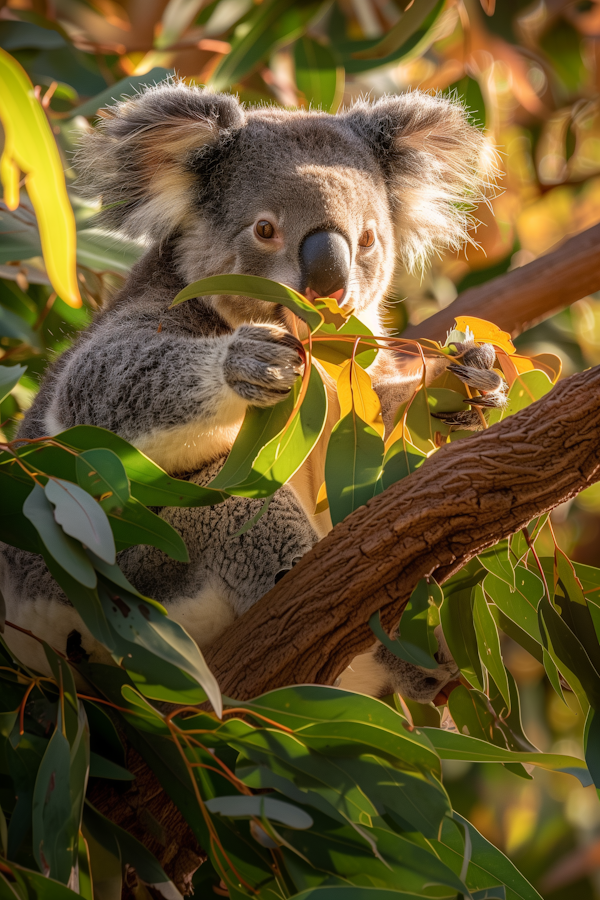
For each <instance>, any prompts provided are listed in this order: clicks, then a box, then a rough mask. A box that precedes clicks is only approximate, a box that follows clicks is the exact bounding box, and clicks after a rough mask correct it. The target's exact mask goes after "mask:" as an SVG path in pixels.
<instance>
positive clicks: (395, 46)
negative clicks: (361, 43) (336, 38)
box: [354, 0, 441, 59]
mask: <svg viewBox="0 0 600 900" xmlns="http://www.w3.org/2000/svg"><path fill="white" fill-rule="evenodd" d="M436 6H439V4H438V2H437V0H421V2H420V3H418V4H416V3H415V4H413V6H411V7H409V9H408V10H407V11H406V12H405V13H403V14H402V15H401V17H400V21H399V22H398V23H397V24H396V25H394V27H393V28H391V29H390V31H388V33H387V34H386V35H385V37H384V38H382V39H381V40H380V41H377V43H376V44H375V46H373V47H369V49H368V50H360V51H358V52H357V53H355V54H354V57H355V58H356V59H385V57H386V56H390V55H391V54H392V53H395V52H396V51H397V50H399V49H400V48H401V47H403V46H404V45H405V44H406V43H407V41H409V40H410V38H411V37H412V36H413V34H415V32H417V31H418V29H419V28H420V26H421V25H422V24H423V22H424V21H425V19H426V18H427V17H428V16H429V15H430V14H431V13H432V12H433V11H434V10H435V9H436ZM437 12H438V13H439V12H441V7H440V8H438V10H437Z"/></svg>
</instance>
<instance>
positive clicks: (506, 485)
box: [207, 367, 600, 699]
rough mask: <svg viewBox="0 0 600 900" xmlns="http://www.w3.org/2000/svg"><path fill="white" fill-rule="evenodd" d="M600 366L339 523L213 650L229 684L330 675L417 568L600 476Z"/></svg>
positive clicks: (396, 611)
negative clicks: (378, 610) (373, 616)
mask: <svg viewBox="0 0 600 900" xmlns="http://www.w3.org/2000/svg"><path fill="white" fill-rule="evenodd" d="M599 397H600V367H596V368H594V369H591V370H589V371H587V372H583V373H581V374H578V375H573V376H571V377H570V378H568V379H566V380H565V381H563V382H561V383H560V384H559V385H557V386H556V387H555V388H554V389H553V390H552V391H551V392H550V393H549V394H547V395H546V397H544V398H543V399H542V400H540V401H539V402H537V403H535V404H534V405H532V406H530V407H528V408H526V409H524V410H522V411H521V412H520V413H517V414H516V415H514V416H511V417H510V418H508V419H506V420H504V421H503V422H501V423H499V424H498V425H495V426H493V427H492V428H490V429H488V430H487V431H484V432H482V433H481V434H478V435H476V436H474V437H471V438H469V439H467V440H463V441H458V442H456V443H453V444H449V445H447V446H445V447H442V449H441V450H440V451H439V452H437V453H436V454H435V455H434V456H433V457H431V458H430V459H428V460H426V462H425V463H424V464H423V466H422V467H421V468H420V469H419V470H418V471H417V472H415V473H414V474H413V475H411V477H410V478H409V479H406V480H405V481H401V482H398V483H397V484H395V485H392V487H390V488H388V489H387V490H386V491H384V493H383V494H380V495H379V496H377V497H375V498H374V499H373V500H371V501H370V502H369V504H368V505H367V506H366V507H362V508H361V509H359V510H357V511H356V512H354V513H353V514H352V515H351V516H349V517H348V518H347V519H346V520H345V521H344V522H342V523H340V524H339V525H338V526H337V527H336V528H334V530H333V531H332V532H331V533H330V534H329V535H327V537H326V538H324V540H322V541H321V542H320V543H319V544H317V545H316V547H314V549H313V550H312V551H311V552H310V553H308V554H306V556H304V557H303V558H302V560H301V561H300V562H299V563H298V565H297V566H295V568H294V569H293V570H292V571H291V572H290V573H289V574H288V575H287V576H286V577H285V578H284V579H282V580H281V581H280V582H279V583H278V584H277V585H276V586H275V588H273V590H271V591H270V592H269V593H268V594H267V595H266V596H265V597H263V599H262V600H261V601H260V602H259V603H257V604H256V606H254V607H253V608H252V609H251V610H249V611H248V612H247V613H246V614H245V615H244V616H243V617H242V618H241V619H239V620H238V621H237V622H236V623H235V625H234V626H233V627H232V628H231V629H230V630H229V631H228V632H227V634H226V635H225V636H224V638H223V639H222V641H221V642H220V645H219V647H218V649H215V650H214V651H213V652H212V653H210V654H209V655H208V656H207V661H208V664H209V665H210V667H211V669H212V670H213V672H214V673H215V675H216V677H217V679H218V681H219V685H220V687H221V690H222V691H223V693H224V694H227V695H228V696H229V697H235V698H238V699H247V698H249V697H255V696H256V695H258V694H260V693H262V692H263V691H266V690H268V689H271V688H274V687H277V686H281V685H286V684H301V683H304V682H313V683H314V682H317V683H321V684H331V683H332V682H333V681H334V679H335V678H336V677H337V676H338V675H339V674H340V672H341V671H342V670H343V669H344V668H345V667H346V666H347V665H348V663H350V662H351V660H352V659H353V658H354V657H355V656H357V655H358V654H359V653H363V652H365V651H366V650H367V649H368V648H369V646H370V645H371V644H372V643H373V635H372V632H371V631H370V629H369V627H368V625H367V621H368V619H369V616H370V615H371V614H372V613H373V612H375V610H377V609H381V617H382V622H383V624H384V626H385V627H386V628H388V629H391V628H392V627H394V626H395V625H397V623H398V621H399V619H400V615H401V612H402V609H403V607H404V605H405V603H406V602H407V600H408V598H409V596H410V594H411V592H412V590H413V588H414V587H415V585H416V584H417V582H418V581H419V579H420V578H422V577H423V576H425V575H429V574H434V575H435V577H436V579H437V580H439V581H443V580H444V579H445V578H447V577H448V576H449V575H450V574H452V572H454V571H456V570H457V569H459V568H460V567H461V566H462V565H463V564H464V563H466V562H467V561H468V560H469V559H471V558H472V557H473V556H475V555H476V554H477V553H478V552H479V551H481V550H482V549H484V548H485V547H487V546H490V545H491V544H494V543H495V542H496V541H498V540H501V539H502V538H504V537H507V536H508V535H510V534H513V533H514V532H516V531H518V530H519V529H521V528H522V527H523V526H524V525H526V524H527V523H528V522H529V521H530V520H531V519H532V518H534V517H535V516H537V515H539V514H541V513H544V512H547V511H548V510H550V509H552V508H553V507H555V506H557V505H558V504H559V503H562V502H564V501H565V500H567V499H569V498H571V497H574V496H575V495H576V494H577V493H578V492H579V491H581V490H582V489H583V488H585V487H587V486H588V485H590V484H592V483H593V482H595V481H597V480H599V479H600V440H599V438H600V402H599Z"/></svg>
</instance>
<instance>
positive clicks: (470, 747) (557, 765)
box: [422, 688, 592, 787]
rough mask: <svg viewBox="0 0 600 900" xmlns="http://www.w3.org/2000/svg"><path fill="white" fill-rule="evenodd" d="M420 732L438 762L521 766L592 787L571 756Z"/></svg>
mask: <svg viewBox="0 0 600 900" xmlns="http://www.w3.org/2000/svg"><path fill="white" fill-rule="evenodd" d="M457 690H458V688H457ZM450 696H452V695H450ZM422 731H423V732H424V733H425V734H426V735H427V737H428V738H429V740H430V741H431V743H432V744H433V746H434V748H435V750H436V751H437V753H438V754H439V756H440V758H441V759H464V760H468V761H469V762H507V763H512V762H520V763H526V764H527V765H531V766H539V767H540V768H541V769H547V770H548V771H549V772H565V773H566V774H567V775H573V776H574V777H575V778H577V779H578V780H579V781H580V782H581V784H582V785H583V786H584V787H588V785H590V784H591V783H592V780H591V778H590V774H589V772H588V770H587V768H586V766H585V763H584V762H583V761H582V760H580V759H576V758H575V757H574V756H564V755H562V754H558V753H515V752H514V751H512V750H505V749H503V748H502V747H496V746H494V745H493V744H489V743H487V742H486V741H481V740H479V739H478V738H474V737H469V736H467V735H465V734H456V733H454V732H451V731H444V730H442V729H441V728H423V729H422Z"/></svg>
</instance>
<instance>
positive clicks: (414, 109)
mask: <svg viewBox="0 0 600 900" xmlns="http://www.w3.org/2000/svg"><path fill="white" fill-rule="evenodd" d="M76 165H77V167H78V169H79V171H80V173H81V185H82V190H83V192H84V193H85V194H86V195H87V196H88V197H99V198H100V199H101V201H102V212H101V214H100V218H101V222H102V223H103V224H104V225H105V226H107V227H108V228H111V229H113V230H115V231H117V232H120V233H122V234H128V235H131V236H138V237H139V236H143V237H145V239H146V241H147V243H148V250H147V253H146V255H145V256H144V258H143V259H142V260H141V261H140V262H138V264H137V265H136V266H135V267H134V269H133V270H132V272H131V275H130V277H129V278H128V280H127V282H126V284H125V286H124V287H123V288H122V290H121V291H120V293H119V294H118V295H117V296H116V297H114V298H113V299H112V300H111V301H110V302H109V303H108V304H107V307H106V309H105V310H103V311H102V312H101V314H99V315H98V317H97V318H96V320H95V321H94V322H93V324H92V325H91V327H90V328H89V330H88V331H87V332H86V333H84V334H81V335H80V336H79V337H78V339H77V341H76V342H75V344H74V346H73V347H72V348H71V349H69V350H68V351H67V352H66V353H65V354H63V356H62V357H61V358H60V359H59V360H58V361H57V363H56V364H55V365H54V366H53V367H52V368H51V369H50V371H49V372H48V373H47V375H46V376H45V379H44V380H43V382H42V385H41V389H40V392H39V394H38V396H37V397H36V400H35V402H34V404H33V406H32V408H31V409H30V410H29V412H28V413H27V415H26V417H25V420H24V423H23V425H22V427H21V429H20V432H19V437H23V438H34V437H40V436H42V435H54V434H57V433H58V432H60V431H62V430H64V429H65V428H69V427H71V426H74V425H77V424H89V425H97V426H102V427H104V428H108V429H111V430H112V431H114V432H116V433H117V434H119V435H121V436H122V437H124V438H125V439H127V440H128V441H130V442H131V443H132V444H134V445H135V446H136V447H138V448H139V449H140V450H142V451H143V452H144V453H146V454H147V455H148V456H149V457H151V458H152V459H153V460H154V461H155V462H157V463H158V464H159V465H160V466H162V467H163V468H164V469H166V470H167V471H168V472H169V473H171V474H173V475H177V476H179V477H189V478H191V479H192V480H194V481H196V482H198V483H200V484H207V483H208V482H209V481H210V480H211V478H212V477H213V476H214V474H215V473H216V472H217V471H218V469H219V467H220V466H221V465H222V462H223V459H224V457H225V455H226V454H227V452H228V450H229V449H230V447H231V445H232V443H233V441H234V439H235V437H236V435H237V433H238V431H239V428H240V426H241V423H242V421H243V418H244V414H245V412H246V409H247V408H248V406H251V405H258V406H270V405H273V404H275V403H277V402H278V401H280V400H281V399H282V398H283V397H285V396H286V395H287V394H288V392H289V391H290V389H291V387H292V385H293V383H294V381H295V379H296V378H297V377H298V375H299V373H300V372H301V366H302V362H301V357H300V355H299V353H298V347H299V345H298V341H297V338H296V337H294V336H293V333H292V332H293V328H292V323H291V318H290V314H288V313H287V311H286V310H285V309H284V308H282V307H279V306H276V305H274V304H270V303H265V302H260V301H256V300H253V299H250V298H247V299H244V298H239V297H224V296H217V297H209V298H204V299H196V300H192V301H188V302H187V303H184V304H181V305H180V306H178V307H176V308H174V309H169V306H170V304H171V302H172V300H173V298H174V297H175V295H176V294H177V293H178V291H179V290H180V289H181V288H182V287H184V286H185V285H186V284H188V283H190V282H191V281H194V280H196V279H198V278H201V277H205V276H209V275H215V274H221V273H241V274H252V275H261V276H264V277H267V278H272V279H274V280H276V281H280V282H284V283H286V284H288V285H290V286H292V287H294V288H295V289H296V290H298V291H300V292H302V293H304V294H305V295H306V296H307V297H309V298H313V297H316V296H332V297H335V298H336V300H337V301H338V303H339V304H340V305H343V306H347V307H350V308H353V309H354V311H355V313H356V315H358V316H359V317H360V318H361V319H362V320H363V321H364V322H366V323H367V324H368V325H369V326H370V327H371V328H372V329H373V331H374V333H376V334H382V333H384V329H383V326H382V324H381V319H380V314H381V308H382V302H383V300H384V297H385V293H386V291H387V289H388V287H389V284H390V281H391V278H392V275H393V271H394V267H395V264H396V261H397V257H399V258H400V260H401V262H402V263H403V264H404V265H406V266H407V267H409V268H418V267H421V266H422V265H423V264H424V263H425V262H426V261H427V259H428V257H429V256H430V255H431V253H432V252H433V251H436V250H439V249H445V248H457V247H459V246H460V245H462V244H463V243H464V241H465V240H466V238H467V233H468V228H469V226H470V221H469V214H468V211H467V204H468V203H473V202H477V200H479V199H481V197H482V195H483V192H484V191H485V188H486V185H487V183H488V179H489V174H490V171H491V169H490V156H489V152H488V149H487V145H486V143H485V141H484V138H483V136H482V134H481V132H480V131H478V130H477V129H475V128H473V127H472V126H471V125H469V124H468V121H467V117H466V115H465V112H464V110H463V108H462V107H461V106H460V105H459V104H457V103H453V102H450V101H448V100H445V99H441V98H437V97H431V96H429V95H425V94H420V93H418V92H415V93H409V94H405V95H402V96H399V97H388V98H383V99H382V100H380V101H378V102H376V103H373V104H371V103H368V102H362V101H361V102H359V103H357V104H356V105H355V106H354V107H352V108H351V109H349V110H348V111H346V112H343V113H340V114H338V115H336V116H330V115H328V114H325V113H321V112H315V111H309V112H307V111H284V110H281V109H276V108H255V109H248V110H246V109H244V108H243V107H242V106H241V105H240V104H239V103H238V102H237V100H236V99H235V98H233V97H231V96H228V95H222V94H213V93H210V92H208V91H204V90H199V89H196V88H190V87H187V86H185V85H184V84H180V83H171V84H168V85H162V86H159V87H157V88H153V89H150V90H148V91H146V92H145V93H143V94H141V95H139V96H137V97H135V98H134V99H132V100H128V101H125V102H123V103H121V104H118V105H117V106H116V107H112V108H111V109H109V110H108V111H107V112H106V113H105V117H104V121H103V123H102V124H101V126H100V127H99V128H98V129H96V131H95V132H94V133H93V134H90V135H89V136H88V137H87V138H86V140H85V143H84V145H83V147H82V149H81V150H80V152H79V154H78V157H77V160H76ZM370 373H371V377H372V380H373V383H374V386H375V389H376V390H377V392H378V394H379V396H380V399H381V402H382V409H383V414H384V421H385V423H386V426H387V427H388V428H389V427H390V424H391V422H392V420H393V415H394V412H395V410H396V409H397V407H398V405H399V404H400V403H401V402H402V400H403V399H405V397H406V396H407V394H408V393H409V392H410V391H411V390H412V385H413V381H414V378H415V377H419V374H420V373H419V372H416V373H414V374H411V373H410V372H408V373H407V372H402V371H400V370H399V369H398V367H397V363H396V362H395V360H394V359H393V358H392V357H391V355H390V354H389V353H388V352H387V351H386V350H385V349H382V350H380V352H379V354H378V358H377V361H376V362H375V363H374V365H373V366H372V367H371V370H370ZM330 400H331V402H330V411H329V415H328V424H327V426H326V433H325V435H324V438H323V439H322V440H321V442H320V443H319V444H318V445H317V447H316V448H315V450H314V451H313V453H312V454H311V456H310V457H309V460H308V461H307V463H305V465H304V466H303V467H302V469H301V470H300V472H299V473H298V474H297V475H296V476H295V477H294V479H293V480H292V483H291V484H290V485H286V486H285V487H284V488H282V489H281V490H280V491H278V492H277V494H276V495H275V497H274V499H273V501H272V503H271V504H270V505H269V507H268V510H267V512H266V513H265V514H264V515H263V516H262V517H261V518H260V519H259V520H258V522H257V523H256V524H255V525H254V527H253V528H252V529H251V530H250V531H248V532H246V533H244V534H243V535H240V536H238V537H234V535H235V533H236V532H237V531H238V530H239V529H240V527H241V526H242V525H244V524H245V523H246V522H247V521H248V520H249V519H250V518H251V517H252V516H253V515H254V514H255V513H256V512H257V511H258V509H259V508H260V505H261V501H252V500H247V499H243V498H231V499H229V500H228V501H227V502H225V503H223V504H221V505H219V506H216V507H214V508H200V509H166V510H163V511H162V513H161V515H162V516H163V517H164V518H165V519H167V520H168V521H169V522H170V523H171V524H173V525H174V527H175V528H177V529H178V530H179V532H180V533H181V535H182V537H183V539H184V541H185V543H186V545H187V546H188V550H189V553H190V560H191V561H190V563H189V564H183V563H176V562H174V561H172V560H170V559H169V558H168V557H167V556H166V555H165V554H163V553H161V552H160V551H158V550H155V549H153V548H150V547H136V548H132V549H131V550H128V551H125V552H123V553H121V554H120V555H119V564H120V565H121V567H122V568H123V570H124V572H125V574H126V576H127V577H128V578H129V579H130V580H131V581H132V583H133V584H135V586H136V587H137V588H138V589H140V590H142V591H143V592H144V593H146V594H148V595H149V596H153V597H155V598H156V599H158V600H160V601H161V602H163V603H165V605H166V606H167V608H168V610H169V614H170V615H171V616H173V617H174V618H175V619H177V620H178V621H180V622H181V623H182V624H183V625H184V626H185V627H186V628H187V630H188V631H189V632H190V634H191V635H192V637H193V638H194V639H195V640H196V641H197V643H198V644H199V646H200V647H201V648H206V647H207V646H209V645H210V644H212V643H213V642H214V641H215V640H216V639H217V638H218V635H219V634H220V633H221V632H222V631H223V630H224V629H225V628H226V627H227V626H228V625H229V624H230V623H231V622H232V621H233V619H234V618H236V617H237V616H239V615H241V614H242V613H243V612H244V611H245V610H246V609H248V608H249V607H250V606H251V605H252V604H253V603H255V602H256V601H257V600H258V599H260V597H261V596H263V594H264V593H266V591H268V590H269V588H270V587H272V586H273V584H274V583H275V580H276V578H277V576H278V574H279V573H281V572H282V571H285V570H287V569H289V568H291V566H292V565H293V563H294V561H295V559H296V558H298V557H299V556H302V554H303V553H305V552H306V551H307V550H309V549H310V548H311V547H312V546H313V545H314V543H315V542H316V541H317V540H318V538H319V537H320V536H322V535H323V534H324V533H325V532H326V530H327V528H328V520H327V519H328V517H327V515H326V514H325V516H323V515H321V516H320V517H315V516H313V514H312V513H313V510H314V506H315V498H316V495H317V491H318V488H319V486H320V485H321V483H322V481H323V467H324V448H325V446H326V440H327V433H328V432H329V431H330V430H331V427H332V426H333V425H334V424H335V422H336V420H337V416H338V412H339V410H338V407H337V402H336V400H335V395H334V394H333V393H332V395H331V397H330ZM1 581H2V585H1V586H2V591H3V593H4V595H5V597H6V601H7V605H8V613H9V614H8V618H9V619H10V620H11V621H13V622H15V623H16V624H18V625H21V626H22V627H24V628H28V629H30V630H32V631H33V632H34V633H38V634H40V635H42V636H43V637H44V638H45V639H46V640H47V641H49V642H50V643H51V644H54V645H55V646H57V647H58V648H59V649H61V650H62V651H63V652H64V651H65V650H66V648H67V637H68V635H69V634H71V633H72V632H75V633H76V634H77V635H79V638H78V640H79V641H80V643H81V649H82V650H84V651H85V652H87V653H91V654H92V657H93V658H95V659H102V658H103V656H107V654H103V653H102V648H100V647H99V646H98V645H95V644H94V642H93V640H92V638H91V635H89V633H87V632H86V630H85V628H84V627H83V626H82V623H81V621H80V620H79V618H78V616H77V614H76V613H75V611H74V609H73V608H72V607H71V606H70V604H69V603H68V601H67V600H66V598H65V597H64V595H63V594H62V593H61V591H60V589H59V588H58V586H57V585H56V584H55V583H54V582H53V581H52V579H51V578H50V576H49V574H48V572H47V570H46V568H45V566H44V564H43V561H42V560H41V557H38V556H35V555H34V554H30V553H25V552H23V551H18V550H14V549H13V548H7V547H5V548H4V549H3V566H2V578H1ZM7 639H8V641H9V643H11V645H12V646H13V647H14V650H15V653H17V654H19V653H21V654H24V655H25V657H26V658H27V660H28V662H29V663H30V664H31V665H37V666H38V667H43V660H42V658H41V654H40V652H39V649H38V645H37V644H36V643H35V642H33V641H31V639H29V638H27V637H25V636H24V635H22V634H20V633H18V632H15V631H13V630H11V629H7ZM71 640H73V638H71ZM440 652H441V658H440V663H441V665H440V668H439V670H436V671H435V672H426V673H423V672H417V671H416V670H413V671H412V672H408V670H406V667H405V666H402V665H399V664H391V663H390V660H389V659H388V658H386V657H385V654H382V651H381V650H378V651H376V652H375V653H374V654H369V655H368V660H369V665H368V666H365V665H364V663H365V660H367V657H364V658H361V660H362V661H361V662H360V663H359V664H357V666H356V667H355V669H354V672H353V674H352V673H351V674H352V678H351V682H352V683H351V684H350V682H348V685H349V686H352V687H353V688H355V689H358V690H364V691H366V692H372V693H376V694H377V693H379V694H381V692H382V691H383V692H386V691H387V690H388V689H397V690H401V691H404V692H405V693H406V694H407V695H408V696H413V697H414V699H421V700H423V699H425V700H427V699H431V698H432V697H433V696H435V694H436V693H437V692H438V690H439V689H440V687H442V686H443V684H445V683H446V682H447V681H448V680H449V679H450V678H451V677H453V676H454V675H455V674H456V667H455V665H454V663H453V661H452V659H451V657H450V656H449V654H446V652H445V650H441V651H440ZM367 668H369V672H367ZM361 673H362V674H361ZM427 680H428V681H427ZM342 684H344V679H342ZM384 689H385V690H384Z"/></svg>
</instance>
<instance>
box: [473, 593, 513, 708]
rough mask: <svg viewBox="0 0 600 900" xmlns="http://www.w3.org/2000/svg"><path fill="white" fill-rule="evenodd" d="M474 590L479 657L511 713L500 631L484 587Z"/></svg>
mask: <svg viewBox="0 0 600 900" xmlns="http://www.w3.org/2000/svg"><path fill="white" fill-rule="evenodd" d="M473 590H474V598H473V621H474V623H475V634H476V637H477V647H478V649H479V657H480V659H481V661H482V663H483V665H484V666H485V667H486V669H487V670H488V672H489V673H490V675H491V676H492V678H493V679H494V681H495V682H496V685H497V686H498V689H499V691H500V693H501V694H502V697H503V698H504V702H505V703H506V706H507V710H508V712H510V691H509V687H508V677H507V675H506V669H505V668H504V662H503V660H502V651H501V649H500V638H499V636H498V629H497V628H496V623H495V622H494V619H493V616H492V614H491V612H490V610H489V607H488V605H487V600H486V599H485V594H484V593H483V588H482V586H481V585H480V584H478V585H476V586H475V588H474V589H473Z"/></svg>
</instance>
